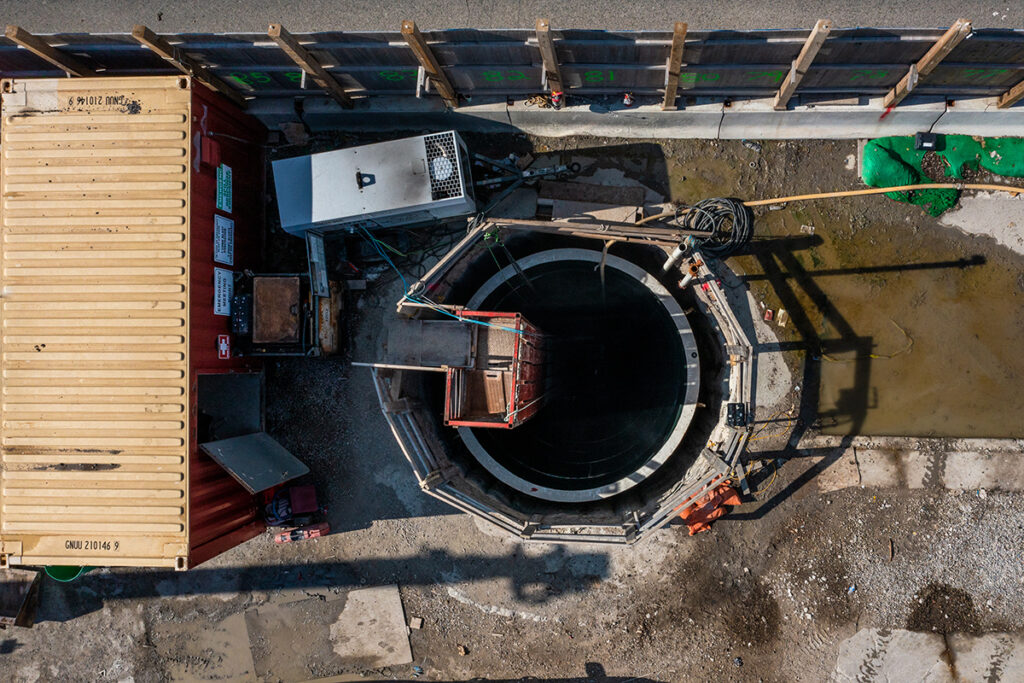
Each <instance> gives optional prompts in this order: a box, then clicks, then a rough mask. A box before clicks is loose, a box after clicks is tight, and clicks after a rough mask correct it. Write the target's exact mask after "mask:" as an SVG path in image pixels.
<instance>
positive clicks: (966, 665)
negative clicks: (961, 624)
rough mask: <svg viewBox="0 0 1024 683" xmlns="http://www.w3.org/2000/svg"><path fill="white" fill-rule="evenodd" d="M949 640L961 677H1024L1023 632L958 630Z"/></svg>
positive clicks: (1003, 678)
mask: <svg viewBox="0 0 1024 683" xmlns="http://www.w3.org/2000/svg"><path fill="white" fill-rule="evenodd" d="M946 641H947V642H948V644H949V649H950V655H951V659H952V660H953V665H954V666H955V667H956V673H957V676H958V677H959V679H960V680H962V681H994V682H995V681H1024V636H1021V635H1019V634H1014V633H986V634H985V635H981V636H972V635H969V634H965V633H956V634H953V635H950V636H949V637H947V639H946Z"/></svg>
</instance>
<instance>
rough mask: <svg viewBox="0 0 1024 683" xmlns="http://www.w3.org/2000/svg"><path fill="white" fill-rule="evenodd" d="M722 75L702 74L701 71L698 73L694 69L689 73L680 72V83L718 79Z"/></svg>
mask: <svg viewBox="0 0 1024 683" xmlns="http://www.w3.org/2000/svg"><path fill="white" fill-rule="evenodd" d="M721 77H722V75H721V74H712V73H702V74H699V73H696V72H694V71H690V72H687V73H681V74H679V82H680V83H696V82H697V81H701V82H711V81H717V80H718V79H719V78H721Z"/></svg>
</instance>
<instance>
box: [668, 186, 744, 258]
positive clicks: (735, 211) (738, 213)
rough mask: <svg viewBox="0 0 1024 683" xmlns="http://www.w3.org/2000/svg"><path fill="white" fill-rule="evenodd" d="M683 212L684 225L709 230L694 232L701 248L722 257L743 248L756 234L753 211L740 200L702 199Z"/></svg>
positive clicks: (680, 222)
mask: <svg viewBox="0 0 1024 683" xmlns="http://www.w3.org/2000/svg"><path fill="white" fill-rule="evenodd" d="M680 215H681V218H682V219H681V220H679V219H677V222H678V223H679V224H680V225H681V226H682V227H683V228H685V229H686V230H693V231H696V232H701V233H705V234H704V235H694V239H695V240H696V241H697V242H699V243H700V248H701V251H703V252H704V253H707V254H710V255H711V256H716V257H718V258H724V257H726V256H728V255H729V254H733V253H735V252H736V251H739V250H740V249H742V248H743V247H745V246H747V244H749V243H750V240H751V238H753V236H754V215H753V212H752V211H751V210H750V209H749V208H748V207H746V206H745V205H744V204H743V202H741V201H739V200H738V199H730V198H727V197H716V198H712V199H702V200H700V201H699V202H697V203H696V204H694V205H693V206H691V207H688V208H687V210H686V211H685V212H681V214H680Z"/></svg>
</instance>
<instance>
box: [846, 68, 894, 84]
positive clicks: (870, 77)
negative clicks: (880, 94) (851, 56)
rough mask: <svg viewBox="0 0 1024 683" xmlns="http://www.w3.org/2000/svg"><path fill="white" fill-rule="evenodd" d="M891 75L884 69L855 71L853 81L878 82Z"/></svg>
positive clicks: (851, 77)
mask: <svg viewBox="0 0 1024 683" xmlns="http://www.w3.org/2000/svg"><path fill="white" fill-rule="evenodd" d="M888 75H889V72H888V71H886V70H884V69H854V70H853V74H852V75H851V76H850V80H851V81H878V80H881V79H883V78H885V77H886V76H888Z"/></svg>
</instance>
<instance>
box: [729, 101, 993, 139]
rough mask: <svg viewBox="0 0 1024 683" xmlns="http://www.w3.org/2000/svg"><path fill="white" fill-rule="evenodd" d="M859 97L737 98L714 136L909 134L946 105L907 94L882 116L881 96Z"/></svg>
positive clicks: (925, 127)
mask: <svg viewBox="0 0 1024 683" xmlns="http://www.w3.org/2000/svg"><path fill="white" fill-rule="evenodd" d="M860 102H861V103H859V104H836V105H826V104H820V103H818V104H813V105H801V106H797V107H794V108H792V109H790V110H788V111H775V109H774V108H773V107H772V100H771V99H754V100H739V101H736V102H733V103H732V104H731V105H730V106H729V107H726V108H725V109H724V116H723V117H722V126H721V130H720V132H719V135H718V137H720V138H722V139H723V140H727V139H733V140H738V139H743V138H749V139H754V140H764V139H767V140H796V139H803V138H822V139H833V140H841V139H850V138H877V137H881V136H884V135H913V134H914V133H916V132H918V131H922V130H928V129H929V128H931V127H932V124H934V123H935V122H936V121H937V120H938V119H939V117H940V116H942V114H943V112H945V109H946V104H945V101H944V100H941V99H939V100H935V99H929V100H924V99H920V100H911V99H908V100H905V101H904V102H903V103H902V104H901V105H900V106H899V107H897V108H896V109H894V110H893V111H892V112H890V113H889V115H888V116H886V117H885V118H882V114H883V113H884V112H885V110H884V109H883V108H882V98H880V97H879V98H862V99H861V100H860ZM1004 135H1005V133H1004Z"/></svg>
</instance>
